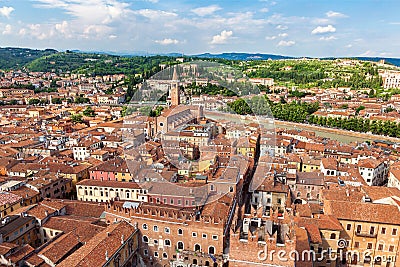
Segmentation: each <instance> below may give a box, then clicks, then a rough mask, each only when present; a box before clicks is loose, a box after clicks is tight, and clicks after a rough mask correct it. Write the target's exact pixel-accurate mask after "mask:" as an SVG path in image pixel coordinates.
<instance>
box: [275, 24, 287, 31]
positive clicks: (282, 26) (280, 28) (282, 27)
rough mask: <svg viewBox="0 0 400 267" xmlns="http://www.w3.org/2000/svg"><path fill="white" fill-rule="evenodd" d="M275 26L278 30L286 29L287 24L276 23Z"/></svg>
mask: <svg viewBox="0 0 400 267" xmlns="http://www.w3.org/2000/svg"><path fill="white" fill-rule="evenodd" d="M276 28H277V29H278V30H287V29H288V26H285V25H278V26H276Z"/></svg>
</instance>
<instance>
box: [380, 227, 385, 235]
mask: <svg viewBox="0 0 400 267" xmlns="http://www.w3.org/2000/svg"><path fill="white" fill-rule="evenodd" d="M381 234H382V235H385V234H386V228H385V227H382V229H381Z"/></svg>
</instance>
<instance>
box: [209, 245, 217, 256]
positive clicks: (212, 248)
mask: <svg viewBox="0 0 400 267" xmlns="http://www.w3.org/2000/svg"><path fill="white" fill-rule="evenodd" d="M208 254H215V248H214V247H213V246H209V247H208Z"/></svg>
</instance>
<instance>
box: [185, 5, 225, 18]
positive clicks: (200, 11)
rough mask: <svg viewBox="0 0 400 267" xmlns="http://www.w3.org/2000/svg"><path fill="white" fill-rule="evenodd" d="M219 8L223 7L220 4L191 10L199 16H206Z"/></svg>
mask: <svg viewBox="0 0 400 267" xmlns="http://www.w3.org/2000/svg"><path fill="white" fill-rule="evenodd" d="M218 10H221V7H219V6H218V5H211V6H205V7H198V8H194V9H192V10H191V11H192V12H193V13H195V14H196V15H198V16H201V17H204V16H207V15H211V14H213V13H214V12H216V11H218Z"/></svg>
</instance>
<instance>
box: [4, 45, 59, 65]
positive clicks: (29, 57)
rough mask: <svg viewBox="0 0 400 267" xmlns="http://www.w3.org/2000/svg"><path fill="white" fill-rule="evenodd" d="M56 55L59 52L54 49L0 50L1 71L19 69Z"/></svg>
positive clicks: (7, 48)
mask: <svg viewBox="0 0 400 267" xmlns="http://www.w3.org/2000/svg"><path fill="white" fill-rule="evenodd" d="M54 53H57V51H56V50H53V49H46V50H35V49H27V48H13V47H4V48H0V69H3V70H7V69H19V68H21V67H23V66H25V65H26V64H27V63H29V62H31V61H33V60H35V59H37V58H40V57H43V56H47V55H51V54H54Z"/></svg>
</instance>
